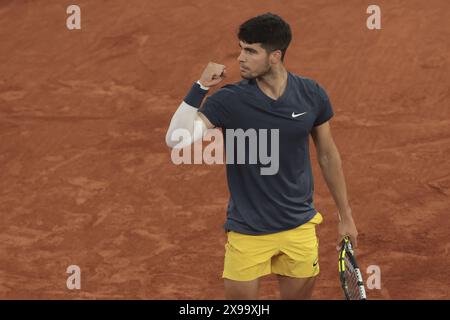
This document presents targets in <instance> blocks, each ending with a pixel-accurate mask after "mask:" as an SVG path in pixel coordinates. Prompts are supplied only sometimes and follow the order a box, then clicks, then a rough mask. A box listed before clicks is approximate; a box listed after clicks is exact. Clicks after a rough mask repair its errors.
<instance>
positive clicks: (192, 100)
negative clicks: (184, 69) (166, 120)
mask: <svg viewBox="0 0 450 320" xmlns="http://www.w3.org/2000/svg"><path fill="white" fill-rule="evenodd" d="M206 92H207V91H206V90H202V89H201V88H199V87H198V86H196V85H194V86H193V87H192V88H191V90H190V92H189V93H188V95H187V96H186V97H185V98H184V101H183V102H182V103H181V104H180V105H179V106H178V109H177V110H176V111H175V113H174V115H173V116H172V119H171V121H170V125H169V128H168V130H167V133H166V144H167V146H169V147H171V148H174V147H176V148H183V147H185V146H188V145H189V144H191V143H193V142H194V141H196V140H198V139H199V138H201V137H202V136H203V133H204V132H205V131H206V126H205V124H204V123H203V121H202V120H201V119H200V118H199V117H198V114H197V110H198V108H199V107H200V105H201V102H202V100H203V98H204V97H205V95H206ZM180 140H181V141H180Z"/></svg>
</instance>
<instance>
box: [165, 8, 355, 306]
mask: <svg viewBox="0 0 450 320" xmlns="http://www.w3.org/2000/svg"><path fill="white" fill-rule="evenodd" d="M238 38H239V46H240V47H241V52H240V55H239V57H238V61H239V64H240V74H241V77H242V78H243V80H242V81H240V82H238V83H234V84H229V85H225V86H223V87H222V88H220V89H219V90H218V91H217V92H215V93H214V94H213V95H211V96H210V97H208V98H207V99H206V100H205V101H204V103H203V105H202V106H201V103H202V101H203V99H204V97H205V95H206V93H207V92H208V89H209V88H211V87H214V86H216V85H217V84H219V83H220V82H221V81H222V80H223V79H224V78H225V77H226V67H225V66H224V65H220V64H216V63H212V62H211V63H209V64H208V66H207V67H206V68H205V70H204V71H203V73H202V75H201V77H200V79H199V81H197V83H195V84H194V85H193V86H192V88H191V90H190V92H189V93H188V95H187V96H186V97H185V99H184V101H183V102H182V103H181V105H180V106H179V108H178V110H177V111H176V113H175V114H174V116H173V118H172V121H171V123H170V126H169V130H168V132H167V135H166V143H167V145H168V146H170V147H177V148H181V147H184V146H186V145H189V144H190V143H192V142H194V141H196V140H197V139H200V138H201V137H202V136H203V135H204V134H205V132H206V131H207V130H208V129H211V128H214V127H220V128H222V129H223V131H225V130H232V129H233V130H239V129H241V130H244V131H245V130H249V129H253V130H255V129H256V130H271V131H274V130H275V131H276V133H277V134H278V135H277V136H276V135H273V136H272V138H273V137H279V141H277V140H276V139H272V140H273V141H272V140H271V141H268V142H267V144H268V145H273V144H277V148H276V149H274V150H278V152H279V169H278V171H277V172H276V173H275V174H271V175H263V174H261V171H260V168H261V162H258V163H257V164H248V163H246V164H236V163H232V162H231V163H229V162H228V159H227V179H228V185H229V191H230V200H229V203H228V209H227V220H226V223H225V230H226V231H227V237H228V241H227V244H226V253H225V261H224V272H223V278H224V285H225V296H226V298H227V299H257V298H258V289H259V278H260V277H262V276H264V275H267V274H269V273H275V274H277V276H278V280H279V286H280V296H281V298H282V299H309V298H310V297H311V294H312V290H313V287H314V280H315V277H316V276H317V275H318V273H319V264H318V239H317V236H316V232H315V226H316V225H317V224H320V223H321V221H322V216H321V214H320V213H319V212H318V211H317V210H316V209H315V208H314V203H313V190H314V184H313V176H312V170H311V164H310V158H309V134H311V136H312V138H313V141H314V144H315V146H316V149H317V158H318V162H319V164H320V168H321V170H322V173H323V175H324V178H325V180H326V183H327V185H328V187H329V190H330V192H331V194H332V196H333V198H334V200H335V202H336V205H337V208H338V210H339V216H340V222H339V225H338V234H339V236H338V244H337V245H339V244H340V242H341V240H342V238H343V237H344V236H349V237H350V239H351V241H352V242H353V245H354V247H356V245H357V242H356V241H357V239H356V238H357V230H356V226H355V223H354V221H353V218H352V213H351V209H350V206H349V204H348V199H347V192H346V185H345V179H344V174H343V171H342V166H341V159H340V156H339V152H338V150H337V148H336V146H335V144H334V141H333V138H332V135H331V131H330V125H329V122H328V121H329V120H330V118H331V117H332V116H333V110H332V107H331V103H330V101H329V99H328V96H327V94H326V92H325V91H324V89H323V88H322V87H321V86H320V85H319V84H318V83H317V82H315V81H313V80H311V79H307V78H304V77H300V76H297V75H294V74H293V73H291V72H288V71H287V70H286V69H285V67H284V65H283V60H284V56H285V53H286V50H287V48H288V46H289V43H290V41H291V30H290V27H289V25H288V24H287V23H286V22H285V21H283V19H281V18H280V17H279V16H277V15H274V14H271V13H266V14H263V15H260V16H257V17H254V18H252V19H250V20H248V21H246V22H245V23H243V24H242V25H241V26H240V28H239V33H238ZM200 106H201V108H200ZM180 128H182V129H184V130H188V131H189V132H190V133H191V137H192V138H191V139H188V140H187V141H181V142H180V141H177V140H174V139H173V137H174V135H173V133H174V132H175V130H177V129H180ZM264 132H267V131H264ZM227 136H228V134H227ZM260 142H261V141H260ZM227 143H230V138H229V137H228V140H227V139H225V144H227ZM249 147H250V146H249V145H248V144H247V145H246V146H245V149H244V150H237V152H238V153H239V152H248V150H249ZM259 147H261V145H259ZM230 150H231V149H230ZM266 150H267V149H266ZM269 150H270V148H269ZM227 151H228V148H227ZM247 154H248V153H247ZM231 160H232V159H231Z"/></svg>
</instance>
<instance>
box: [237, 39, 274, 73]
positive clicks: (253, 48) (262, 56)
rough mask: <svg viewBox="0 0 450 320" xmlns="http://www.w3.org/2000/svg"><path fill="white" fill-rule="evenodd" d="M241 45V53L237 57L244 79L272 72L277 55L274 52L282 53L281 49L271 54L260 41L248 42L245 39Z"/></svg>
mask: <svg viewBox="0 0 450 320" xmlns="http://www.w3.org/2000/svg"><path fill="white" fill-rule="evenodd" d="M239 47H240V48H241V53H240V54H239V57H238V58H237V59H238V61H239V68H240V72H241V77H242V78H244V79H253V78H257V77H261V76H263V75H265V74H267V73H269V72H270V70H271V68H272V64H273V63H274V61H276V60H274V59H276V56H275V55H274V53H276V54H279V53H281V52H280V51H279V50H277V51H274V52H272V53H270V54H268V53H267V51H266V50H265V49H264V48H263V47H261V44H260V43H253V44H248V43H245V42H243V41H239Z"/></svg>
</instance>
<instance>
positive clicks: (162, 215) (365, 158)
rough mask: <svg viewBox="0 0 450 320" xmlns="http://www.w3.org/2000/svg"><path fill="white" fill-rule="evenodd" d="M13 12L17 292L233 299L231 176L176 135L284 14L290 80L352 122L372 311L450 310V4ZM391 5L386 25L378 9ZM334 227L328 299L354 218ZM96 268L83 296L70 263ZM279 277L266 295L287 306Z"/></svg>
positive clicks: (0, 294)
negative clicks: (177, 141) (255, 36)
mask: <svg viewBox="0 0 450 320" xmlns="http://www.w3.org/2000/svg"><path fill="white" fill-rule="evenodd" d="M74 3H76V4H78V5H79V6H80V8H81V26H82V30H73V31H69V30H68V29H67V28H66V17H67V14H66V7H67V6H68V5H69V2H65V1H56V0H51V1H27V0H16V1H14V0H1V1H0V40H1V41H0V298H2V299H30V298H31V299H72V298H83V299H95V298H97V299H118V298H124V299H222V298H224V292H223V283H222V279H221V274H222V267H223V255H224V244H225V233H224V231H223V228H222V225H223V223H224V220H225V210H226V205H227V201H228V196H229V193H228V189H227V184H226V176H225V166H224V165H206V164H204V165H180V166H176V165H174V164H173V163H172V161H171V158H170V150H169V148H168V147H166V145H165V141H164V137H165V133H166V130H167V127H168V124H169V121H170V119H171V117H172V114H173V112H174V111H175V110H176V108H177V107H178V105H179V104H180V102H181V101H182V99H183V97H184V96H185V94H186V92H187V91H188V89H189V88H190V86H191V84H192V82H193V81H196V80H197V79H198V78H199V77H200V74H201V72H202V70H203V68H204V67H205V65H206V64H207V63H208V62H209V61H215V62H218V63H222V64H225V65H226V66H227V70H228V73H229V76H228V78H227V79H226V82H227V83H229V82H235V81H239V80H240V76H239V70H238V63H237V60H236V57H237V55H238V53H239V46H238V41H237V38H236V30H237V27H238V26H239V24H240V23H242V22H243V21H245V20H246V19H248V18H250V17H253V16H255V15H258V14H261V13H264V12H267V11H271V12H274V13H277V14H279V15H281V16H282V17H283V18H284V19H285V20H287V21H288V22H289V23H290V25H291V28H292V30H293V41H292V43H291V46H290V48H289V49H288V51H287V56H286V61H285V62H286V66H287V69H288V70H289V71H291V72H294V73H296V74H299V75H302V76H305V77H309V78H312V79H315V80H317V81H318V82H319V83H321V84H322V85H323V86H324V87H325V89H326V90H327V92H328V94H329V96H330V98H331V101H332V104H333V107H334V111H335V117H334V118H333V119H332V120H331V126H332V131H333V133H334V137H335V141H336V144H337V145H338V148H339V150H340V153H341V156H342V159H343V166H344V172H345V175H346V181H347V185H348V192H349V197H350V204H351V206H352V209H353V215H354V217H355V221H356V223H357V226H358V228H359V232H360V237H359V248H358V250H357V257H358V260H359V262H360V265H361V267H362V269H363V276H364V278H365V279H367V277H368V276H369V275H368V274H366V269H367V268H368V267H369V266H370V265H377V266H379V267H380V268H381V289H380V290H376V289H374V290H368V298H369V299H437V298H444V299H449V298H450V290H449V282H450V281H449V280H450V268H449V250H450V242H449V239H450V237H449V233H448V230H449V229H450V223H449V218H448V216H449V209H450V161H449V156H450V70H449V65H450V61H449V52H450V41H449V39H450V25H449V19H448V17H449V13H450V2H449V1H447V0H429V1H419V0H408V1H406V0H405V1H400V0H395V1H376V3H372V2H368V1H358V0H353V1H345V2H344V1H340V0H334V1H322V0H321V1H318V0H314V1H259V0H258V1H256V0H252V1H205V0H196V1H174V0H172V1H156V0H155V1H153V0H152V1H147V0H129V1H119V0H114V1H86V0H78V1H75V2H74ZM369 4H377V5H379V6H380V7H381V14H382V21H381V22H382V29H381V30H372V31H371V30H368V29H367V28H366V19H367V17H368V14H367V13H366V8H367V6H368V5H369ZM311 151H312V154H311V157H312V160H313V171H314V174H315V186H316V187H315V205H316V208H317V209H318V210H319V211H320V212H321V213H322V214H323V216H324V218H325V219H324V222H323V223H322V225H321V226H320V227H319V229H318V233H319V236H320V244H321V246H320V266H321V274H320V276H319V278H318V282H317V286H316V290H315V293H314V298H315V299H342V293H341V291H340V287H339V281H338V277H337V254H336V251H335V249H334V245H335V241H336V238H337V228H336V227H337V211H336V207H335V205H334V202H333V200H332V197H331V195H330V193H329V191H328V189H327V187H326V184H325V182H324V179H323V177H322V175H321V172H320V169H319V166H318V164H317V162H316V155H315V149H314V147H313V144H312V140H311ZM69 265H78V266H80V268H81V286H82V288H81V290H73V291H71V290H68V289H67V287H66V280H67V277H68V276H69V275H68V274H67V273H66V268H67V267H68V266H69ZM278 297H279V295H278V285H277V282H276V278H275V277H274V276H267V277H265V278H263V279H262V282H261V298H262V299H278Z"/></svg>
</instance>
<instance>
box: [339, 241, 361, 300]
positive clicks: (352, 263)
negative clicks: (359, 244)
mask: <svg viewBox="0 0 450 320" xmlns="http://www.w3.org/2000/svg"><path fill="white" fill-rule="evenodd" d="M339 279H340V281H341V286H342V290H343V291H344V295H345V299H346V300H366V299H367V296H366V290H365V289H364V282H363V279H362V275H361V271H360V270H359V267H358V264H357V263H356V258H355V255H354V252H353V248H352V243H351V242H350V240H349V238H348V237H345V238H344V240H343V241H342V247H341V250H340V251H339Z"/></svg>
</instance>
